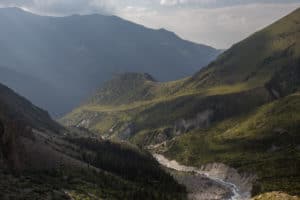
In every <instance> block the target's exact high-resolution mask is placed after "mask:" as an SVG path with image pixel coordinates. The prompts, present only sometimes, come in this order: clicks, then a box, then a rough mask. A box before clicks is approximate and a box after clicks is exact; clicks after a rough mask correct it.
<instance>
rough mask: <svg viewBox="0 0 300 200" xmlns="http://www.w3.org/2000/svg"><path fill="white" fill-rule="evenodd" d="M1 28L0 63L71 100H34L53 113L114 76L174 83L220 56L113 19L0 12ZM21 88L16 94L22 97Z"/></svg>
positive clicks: (170, 35)
mask: <svg viewBox="0 0 300 200" xmlns="http://www.w3.org/2000/svg"><path fill="white" fill-rule="evenodd" d="M0 26H1V27H2V30H3V31H2V34H1V37H0V44H1V46H0V52H2V54H1V55H0V60H1V62H0V65H1V66H6V67H7V68H9V69H12V70H15V71H18V72H20V73H23V74H27V75H31V76H33V77H36V78H38V79H40V80H42V81H45V82H47V83H50V84H51V86H52V87H54V88H58V89H60V91H58V93H59V94H62V95H65V96H63V97H61V98H63V99H65V98H66V97H71V99H70V100H69V101H68V105H65V106H64V108H61V107H59V108H58V107H56V106H55V105H56V104H57V105H58V104H59V99H58V98H53V99H52V100H51V102H49V101H50V100H49V99H47V98H45V99H42V100H43V102H42V103H40V102H39V101H41V100H39V101H34V103H36V104H37V105H39V106H41V105H42V106H43V108H45V109H47V110H49V112H50V113H51V114H56V113H58V114H57V115H59V114H62V113H64V112H66V111H69V110H70V109H72V108H73V107H74V106H77V105H78V104H79V103H80V102H81V101H82V100H83V99H84V97H85V96H87V95H89V94H90V93H92V92H93V91H94V90H96V89H97V87H99V85H101V84H103V83H104V82H105V81H107V80H109V79H110V78H111V77H112V75H113V74H115V73H122V72H128V71H131V72H140V73H150V74H152V75H153V76H154V77H155V78H157V79H158V80H160V81H167V80H174V79H177V78H181V77H185V76H188V75H190V74H192V73H194V72H195V71H196V70H198V69H199V68H200V67H202V66H204V65H206V64H207V63H209V62H210V61H211V60H212V59H214V58H215V56H217V55H218V54H219V50H216V49H214V48H212V47H208V46H205V45H200V44H195V43H192V42H189V41H186V40H182V39H181V38H179V37H178V36H177V35H175V34H174V33H171V32H169V31H166V30H163V29H161V30H155V29H150V28H146V27H144V26H141V25H138V24H135V23H132V22H129V21H127V20H123V19H121V18H119V17H116V16H104V15H99V14H96V15H82V16H79V15H76V16H66V17H47V16H38V15H35V14H32V13H30V14H28V13H27V12H25V11H22V10H21V9H17V11H16V10H14V9H6V10H5V9H0ZM8 47H9V48H8ZM7 49H8V50H7ZM170 72H171V73H170ZM22 84H23V85H25V84H26V83H22ZM22 84H21V85H20V87H19V88H20V89H18V92H19V93H22V94H23V93H24V92H26V91H25V90H23V89H22V87H21V86H22ZM9 86H10V85H9ZM39 92H40V93H45V91H42V90H40V91H39ZM23 95H25V96H26V94H25V93H24V94H23ZM41 96H43V95H41ZM29 97H31V95H30V96H29ZM30 100H35V99H34V98H32V99H31V98H30ZM54 101H55V104H51V103H53V102H54ZM47 104H49V105H47Z"/></svg>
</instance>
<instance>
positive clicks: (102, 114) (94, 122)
mask: <svg viewBox="0 0 300 200" xmlns="http://www.w3.org/2000/svg"><path fill="white" fill-rule="evenodd" d="M299 19H300V9H298V10H296V11H295V12H293V13H292V14H290V15H288V16H287V17H285V18H283V19H281V20H279V21H278V22H276V23H274V24H272V25H271V26H269V27H267V28H265V29H263V30H262V31H259V32H257V33H255V34H253V35H252V36H250V37H249V38H247V39H246V40H244V41H242V42H240V43H238V44H236V45H234V46H233V47H232V48H231V49H229V50H227V51H226V52H224V53H223V54H222V55H221V56H219V58H218V59H217V60H216V61H214V62H212V63H211V64H210V65H209V66H208V67H206V68H205V69H203V70H201V71H200V72H199V73H197V74H196V75H194V76H193V77H190V78H187V79H183V80H178V81H174V82H170V83H157V82H155V83H150V85H151V87H147V89H146V91H147V92H145V91H144V90H143V92H144V94H151V95H149V96H146V97H145V96H143V95H141V96H139V95H136V94H137V93H134V95H135V97H137V98H134V99H132V98H131V96H132V95H128V96H126V95H125V96H124V95H121V97H122V101H118V100H114V101H113V102H114V103H107V102H106V103H102V102H96V103H95V102H94V103H93V104H85V105H83V106H81V107H79V108H78V109H75V110H74V111H73V112H72V113H70V114H69V115H67V116H65V117H64V118H63V119H62V122H63V123H65V124H71V125H74V124H75V125H77V124H80V122H82V120H85V119H89V123H88V124H85V125H84V126H87V127H88V128H90V129H92V130H95V131H98V132H99V133H101V134H105V135H112V136H113V137H114V136H117V135H118V134H119V133H120V132H122V130H124V128H126V126H127V125H128V124H129V123H133V124H134V134H133V136H132V137H131V138H129V139H130V140H131V141H132V142H134V143H137V144H140V145H142V146H143V145H147V144H151V143H155V142H156V140H155V137H156V136H158V135H160V134H161V133H166V132H167V133H166V134H167V135H168V136H170V135H169V133H168V131H169V130H170V129H171V130H172V128H173V127H174V123H175V122H176V121H177V120H179V119H190V118H193V117H195V116H196V115H197V114H198V113H199V112H202V111H203V110H205V109H212V110H213V111H214V117H213V119H212V121H211V125H210V128H209V129H207V130H206V129H203V130H199V129H198V130H194V131H190V132H189V133H187V134H184V135H182V136H180V137H179V138H177V139H176V140H175V141H173V140H172V142H171V143H169V145H170V146H169V147H170V148H169V150H168V152H167V155H168V156H169V157H173V158H176V159H178V160H179V161H181V162H184V163H187V164H192V165H201V164H203V163H207V162H214V161H220V162H225V163H227V164H229V165H231V166H234V167H237V168H239V169H240V170H242V171H250V172H255V173H257V174H258V176H259V180H258V183H259V184H257V185H256V188H255V190H256V191H254V192H265V191H272V190H284V191H286V192H289V193H292V194H300V189H299V173H298V172H297V169H298V168H299V150H296V148H295V144H299V143H300V142H299V137H298V136H297V133H296V131H299V125H298V124H299V116H298V115H295V114H294V113H295V111H298V110H299V108H300V105H299V94H295V95H292V96H289V97H286V98H284V99H280V100H279V101H275V102H273V103H270V102H271V101H272V100H274V97H276V98H278V97H284V96H286V95H289V94H291V93H295V92H296V91H297V90H299V86H300V82H299V80H300V73H299V72H300V71H299V63H300V43H299V38H300V35H299V34H300V21H299ZM148 81H149V80H148ZM150 82H151V81H150ZM122 83H124V82H121V84H122ZM143 84H145V83H143ZM147 84H149V82H148V83H147ZM116 88H118V87H116ZM139 88H140V87H139ZM142 88H145V87H142ZM131 89H132V88H131ZM125 91H126V90H125ZM123 94H124V93H123ZM128 94H132V93H131V92H129V93H128ZM139 94H140V93H139ZM271 96H272V97H273V98H271ZM124 97H125V98H124ZM127 97H130V98H127ZM113 98H119V96H118V95H114V96H113ZM126 98H127V100H126ZM128 99H130V100H128ZM128 102H129V103H128ZM268 103H269V104H268ZM264 104H266V105H264ZM263 105H264V106H263ZM259 107H260V108H259ZM296 113H297V112H296ZM298 113H299V111H298ZM95 116H96V117H95ZM297 123H298V124H297ZM111 128H113V130H112V131H111V132H110V131H109V130H110V129H111ZM276 129H277V131H276ZM282 129H284V130H287V132H288V134H280V131H282ZM278 132H279V133H278ZM172 137H173V136H172V135H171V136H170V137H169V139H171V138H172ZM273 144H274V147H276V148H277V147H278V146H279V147H282V148H281V149H280V150H276V151H274V152H271V151H269V150H270V149H271V148H272V146H273ZM276 148H275V149H276Z"/></svg>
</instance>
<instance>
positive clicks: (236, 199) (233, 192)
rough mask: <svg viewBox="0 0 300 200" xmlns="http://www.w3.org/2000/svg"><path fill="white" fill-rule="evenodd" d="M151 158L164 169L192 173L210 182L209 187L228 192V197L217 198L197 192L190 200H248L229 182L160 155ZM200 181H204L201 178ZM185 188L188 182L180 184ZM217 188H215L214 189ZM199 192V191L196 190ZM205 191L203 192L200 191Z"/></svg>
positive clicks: (247, 197) (247, 195) (248, 195)
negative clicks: (221, 188)
mask: <svg viewBox="0 0 300 200" xmlns="http://www.w3.org/2000/svg"><path fill="white" fill-rule="evenodd" d="M153 156H154V157H155V158H156V160H157V161H158V162H159V163H160V164H161V165H162V166H164V167H166V168H169V169H172V170H176V171H178V172H186V173H193V174H195V175H194V177H195V176H198V177H199V178H201V177H206V178H207V179H209V180H210V181H211V183H210V184H209V185H210V186H221V187H223V189H224V190H225V191H226V190H227V191H228V190H229V191H230V193H229V195H228V194H227V195H226V193H225V194H224V195H223V196H222V197H221V196H220V195H219V196H217V195H216V194H213V195H211V196H209V197H208V195H207V194H206V195H201V191H198V194H194V195H189V196H190V199H192V200H207V199H219V200H221V199H224V200H248V199H250V194H245V193H243V192H241V191H240V189H239V187H238V186H237V185H235V184H233V183H231V182H227V181H225V180H223V179H221V178H217V177H215V176H212V175H210V173H207V172H204V171H203V170H200V169H198V168H196V167H190V166H185V165H181V164H179V163H178V162H176V161H174V160H173V161H170V160H168V159H167V158H165V157H164V156H163V155H160V154H153ZM202 180H204V179H203V178H202ZM182 184H184V185H185V186H186V187H187V188H189V187H190V185H189V184H190V182H187V181H185V182H182ZM215 188H217V187H215ZM198 190H199V189H198ZM202 191H205V190H202ZM194 193H195V191H194Z"/></svg>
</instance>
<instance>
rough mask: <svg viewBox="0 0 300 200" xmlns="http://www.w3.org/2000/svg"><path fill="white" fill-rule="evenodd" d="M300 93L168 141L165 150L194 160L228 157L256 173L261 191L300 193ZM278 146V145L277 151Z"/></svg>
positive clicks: (232, 163) (226, 159) (193, 162)
mask: <svg viewBox="0 0 300 200" xmlns="http://www.w3.org/2000/svg"><path fill="white" fill-rule="evenodd" d="M299 131H300V93H296V94H293V95H290V96H288V97H286V98H284V99H281V100H278V101H275V102H272V103H269V104H267V105H264V106H262V107H260V108H259V109H257V110H256V111H254V112H252V113H251V114H247V115H244V116H240V117H237V118H230V119H227V120H225V121H222V122H220V123H217V124H215V125H214V126H212V127H211V128H209V129H207V130H205V129H203V130H194V131H192V132H190V133H188V134H185V135H182V136H180V137H178V138H176V139H175V140H172V141H171V142H169V144H168V150H167V152H166V155H167V156H168V157H171V158H174V159H176V160H178V161H180V162H183V163H185V164H189V165H196V166H200V165H202V164H206V163H210V162H223V163H226V164H228V165H230V166H233V167H235V168H237V169H240V170H241V171H243V172H251V173H253V172H254V173H256V174H257V175H258V177H259V179H258V183H259V188H256V189H259V191H260V192H268V191H276V190H281V191H286V192H289V193H291V194H298V195H299V194H300V184H299V183H300V173H299V168H300V149H299V144H300V135H299ZM272 148H273V150H272Z"/></svg>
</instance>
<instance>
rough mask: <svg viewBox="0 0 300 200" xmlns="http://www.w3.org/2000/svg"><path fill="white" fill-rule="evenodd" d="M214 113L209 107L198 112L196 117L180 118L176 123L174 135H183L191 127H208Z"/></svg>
mask: <svg viewBox="0 0 300 200" xmlns="http://www.w3.org/2000/svg"><path fill="white" fill-rule="evenodd" d="M213 115H214V111H213V110H211V109H207V110H204V111H202V112H200V113H198V114H197V115H196V117H195V118H191V119H180V120H178V121H177V122H175V125H174V135H175V136H177V135H181V134H182V133H185V132H187V131H189V130H191V129H198V128H207V127H208V126H209V125H210V123H211V119H212V117H213Z"/></svg>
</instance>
